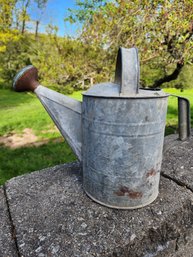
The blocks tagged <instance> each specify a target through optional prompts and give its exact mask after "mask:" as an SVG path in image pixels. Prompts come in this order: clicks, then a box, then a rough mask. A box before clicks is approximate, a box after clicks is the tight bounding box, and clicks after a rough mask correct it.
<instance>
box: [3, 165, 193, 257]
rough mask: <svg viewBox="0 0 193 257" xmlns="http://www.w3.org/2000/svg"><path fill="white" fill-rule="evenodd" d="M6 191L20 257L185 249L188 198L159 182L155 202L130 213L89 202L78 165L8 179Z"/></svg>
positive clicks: (141, 255) (148, 256)
mask: <svg viewBox="0 0 193 257" xmlns="http://www.w3.org/2000/svg"><path fill="white" fill-rule="evenodd" d="M6 188H7V196H8V201H9V205H10V211H11V215H12V220H13V223H14V225H15V229H16V237H17V242H18V249H19V252H20V255H21V256H25V257H32V256H33V257H34V256H38V257H44V256H45V257H47V256H52V257H55V256H57V257H70V256H73V257H92V256H98V257H99V256H100V257H104V256H105V257H110V256H111V257H126V256H127V257H128V256H129V257H153V256H157V257H160V256H172V257H173V256H175V257H177V254H178V253H179V254H180V251H182V250H183V249H186V250H187V249H190V248H191V244H189V243H190V242H191V241H193V194H192V192H190V191H189V190H188V189H186V188H185V187H182V186H179V185H177V184H176V183H175V182H173V181H171V180H170V179H167V178H164V177H161V183H160V194H159V197H158V198H157V200H156V201H155V202H154V203H152V204H151V205H149V206H147V207H145V208H142V209H138V210H130V211H128V210H115V209H110V208H106V207H103V206H101V205H99V204H97V203H95V202H93V201H92V200H91V199H89V198H88V197H87V196H86V195H85V193H84V192H83V189H82V177H81V168H80V165H79V164H78V163H72V164H66V165H60V166H56V167H54V168H49V169H45V170H42V171H38V172H34V173H31V174H29V175H25V176H21V177H17V178H14V179H11V180H10V181H8V182H7V184H6ZM183 257H189V255H188V254H187V255H186V252H185V253H184V255H183Z"/></svg>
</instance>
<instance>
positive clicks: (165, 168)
mask: <svg viewBox="0 0 193 257" xmlns="http://www.w3.org/2000/svg"><path fill="white" fill-rule="evenodd" d="M174 138H175V135H172V136H169V137H166V139H165V152H164V157H163V162H162V174H163V175H166V176H167V177H169V178H171V179H173V180H175V181H176V182H177V183H179V184H181V185H183V186H186V187H187V188H189V189H190V190H191V191H193V130H192V131H191V137H190V139H189V140H187V141H180V140H172V141H171V139H174Z"/></svg>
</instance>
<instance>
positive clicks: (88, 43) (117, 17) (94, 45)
mask: <svg viewBox="0 0 193 257" xmlns="http://www.w3.org/2000/svg"><path fill="white" fill-rule="evenodd" d="M34 3H35V4H36V7H37V10H39V12H40V14H41V13H42V12H43V11H44V8H45V5H46V3H47V1H46V0H0V24H1V25H0V36H1V37H0V86H1V87H10V86H11V82H12V80H13V77H14V75H15V74H16V72H17V71H18V70H19V69H20V68H22V67H23V66H26V65H28V64H33V65H35V66H37V68H38V69H39V75H40V81H41V83H42V84H46V85H48V86H50V87H52V88H55V89H56V90H58V91H60V92H69V93H70V92H72V91H73V90H75V89H86V88H87V87H89V86H90V85H92V84H93V83H97V82H101V81H109V80H111V81H113V79H114V70H115V61H116V54H117V50H118V47H119V46H123V47H132V46H136V47H138V48H139V53H140V60H141V85H142V86H152V87H159V86H165V87H171V86H172V87H177V88H189V87H192V86H193V85H192V80H193V75H192V74H193V66H192V62H193V60H192V59H193V12H191V11H190V10H192V8H193V0H176V1H171V0H166V1H165V0H164V1H162V0H161V1H160V0H154V1H147V0H134V1H127V0H112V1H110V0H108V1H107V0H106V1H105V0H77V6H78V8H77V9H76V10H70V12H69V17H68V18H66V20H68V21H70V22H81V23H82V26H83V28H82V33H81V36H80V37H79V38H74V39H73V38H69V37H58V36H57V27H55V26H53V25H49V26H48V28H47V32H46V33H45V34H39V33H38V24H39V22H40V19H41V17H40V16H41V15H40V16H38V15H37V17H36V18H37V19H36V20H34V22H35V24H36V28H35V30H34V33H32V32H29V31H28V30H27V22H28V20H30V21H31V20H32V18H31V17H30V15H29V13H30V12H29V10H30V8H31V5H32V4H34ZM179 20H180V22H179ZM36 22H38V23H36Z"/></svg>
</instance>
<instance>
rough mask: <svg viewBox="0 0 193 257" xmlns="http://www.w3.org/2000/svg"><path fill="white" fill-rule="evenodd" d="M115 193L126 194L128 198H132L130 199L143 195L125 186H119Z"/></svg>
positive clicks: (118, 194)
mask: <svg viewBox="0 0 193 257" xmlns="http://www.w3.org/2000/svg"><path fill="white" fill-rule="evenodd" d="M115 194H116V195H117V196H128V197H129V198H132V199H137V198H141V197H142V195H143V194H142V193H141V192H137V191H134V190H131V189H129V188H128V187H125V186H122V187H120V189H119V191H117V192H115Z"/></svg>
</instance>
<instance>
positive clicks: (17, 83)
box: [13, 65, 40, 92]
mask: <svg viewBox="0 0 193 257" xmlns="http://www.w3.org/2000/svg"><path fill="white" fill-rule="evenodd" d="M39 85H40V84H39V82H38V70H37V68H36V67H34V66H33V65H29V66H26V67H25V68H23V69H22V70H20V71H19V72H18V73H17V75H16V76H15V78H14V80H13V89H14V90H15V91H17V92H24V91H32V92H34V90H35V89H36V88H37V87H38V86H39Z"/></svg>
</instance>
